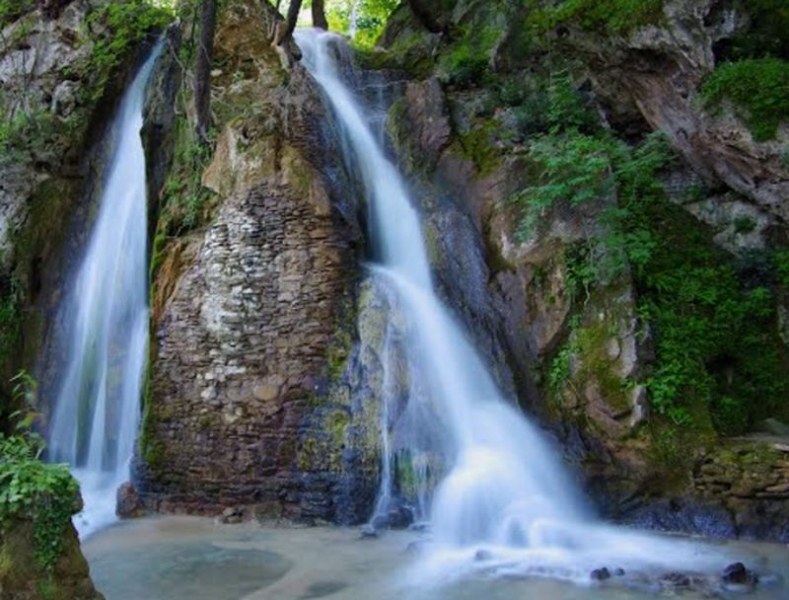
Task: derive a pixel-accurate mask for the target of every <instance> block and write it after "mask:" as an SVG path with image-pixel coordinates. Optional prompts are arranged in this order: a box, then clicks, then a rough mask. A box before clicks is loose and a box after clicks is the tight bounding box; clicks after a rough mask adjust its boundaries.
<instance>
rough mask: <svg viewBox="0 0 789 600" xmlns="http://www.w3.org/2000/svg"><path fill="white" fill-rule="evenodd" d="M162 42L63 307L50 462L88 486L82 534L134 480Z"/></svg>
mask: <svg viewBox="0 0 789 600" xmlns="http://www.w3.org/2000/svg"><path fill="white" fill-rule="evenodd" d="M161 47H162V44H161V43H160V44H159V45H157V46H156V48H155V49H154V51H153V52H152V53H151V56H150V57H149V58H148V59H147V60H146V62H145V63H144V64H143V66H142V67H141V68H140V70H139V72H138V73H137V75H136V77H135V78H134V81H133V82H132V84H131V86H130V87H129V88H128V89H127V91H126V93H125V95H124V97H123V99H122V101H121V104H120V107H119V109H118V113H117V115H116V116H115V122H114V123H113V133H114V134H115V143H114V148H113V149H112V151H111V152H110V153H109V156H110V160H109V162H108V163H107V171H106V175H105V178H104V188H103V193H102V196H101V200H100V204H99V208H98V215H97V218H96V221H95V224H94V225H93V229H92V231H91V235H90V239H89V242H88V245H87V247H86V249H85V251H84V255H83V257H82V259H81V263H80V265H79V268H78V270H77V271H76V272H75V274H74V279H73V281H71V282H70V283H69V287H68V291H67V295H66V297H65V298H64V301H63V303H62V305H61V308H60V312H59V315H58V320H59V322H60V323H62V325H63V329H62V331H63V333H62V336H63V339H60V340H56V344H57V347H58V348H61V349H62V353H63V358H62V361H63V362H62V365H61V366H60V368H59V370H58V372H59V373H60V376H59V380H58V384H57V386H56V389H57V390H58V391H57V396H56V402H55V409H54V413H53V418H52V423H51V427H50V432H49V440H48V453H49V459H50V460H52V461H56V462H67V463H69V464H70V465H71V466H72V468H73V472H74V475H75V476H76V477H77V479H78V480H79V482H80V487H81V490H82V496H83V499H84V502H85V508H84V510H83V511H82V512H81V513H80V514H79V515H78V516H77V517H76V518H75V524H76V526H77V529H78V530H79V532H80V535H81V536H82V537H85V536H86V535H89V534H90V533H92V532H94V531H96V530H97V529H99V528H101V527H103V526H105V525H107V524H108V523H111V522H112V521H113V520H114V519H115V499H116V498H115V495H116V490H117V488H118V486H119V485H120V484H121V483H123V482H124V481H127V480H128V479H129V461H130V459H131V457H132V452H133V449H134V442H135V439H136V436H137V427H138V424H139V410H140V398H141V383H142V374H143V369H144V366H145V360H146V352H147V351H146V348H147V339H148V283H147V282H148V270H147V258H146V257H147V202H146V179H145V154H144V151H143V146H142V140H141V138H140V129H141V128H142V124H143V115H142V113H143V104H144V100H145V89H146V84H147V83H148V80H149V78H150V75H151V72H152V70H153V66H154V63H155V61H156V58H157V56H158V55H159V53H160V52H161Z"/></svg>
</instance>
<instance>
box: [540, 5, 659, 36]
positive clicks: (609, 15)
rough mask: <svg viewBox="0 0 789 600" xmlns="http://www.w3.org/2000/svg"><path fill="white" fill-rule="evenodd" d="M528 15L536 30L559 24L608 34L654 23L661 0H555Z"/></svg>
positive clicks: (544, 29)
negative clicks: (567, 24)
mask: <svg viewBox="0 0 789 600" xmlns="http://www.w3.org/2000/svg"><path fill="white" fill-rule="evenodd" d="M545 4H546V6H544V7H543V8H542V9H541V10H536V11H534V13H532V15H531V16H530V18H529V21H530V24H531V26H532V27H533V28H534V29H536V30H537V31H547V30H549V29H553V28H555V27H556V26H558V25H560V24H562V23H572V24H574V25H576V26H578V27H581V28H582V29H586V30H590V31H597V32H600V33H608V34H612V33H613V34H619V35H624V34H627V33H629V32H631V31H633V30H634V29H637V28H639V27H643V26H644V25H648V24H650V23H656V22H658V21H659V20H660V19H661V18H662V15H663V0H555V1H549V2H546V3H545Z"/></svg>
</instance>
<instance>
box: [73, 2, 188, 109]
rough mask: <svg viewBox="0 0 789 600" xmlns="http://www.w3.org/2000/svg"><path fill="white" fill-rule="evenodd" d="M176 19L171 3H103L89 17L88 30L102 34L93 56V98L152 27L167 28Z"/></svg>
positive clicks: (156, 28) (100, 91) (91, 62)
mask: <svg viewBox="0 0 789 600" xmlns="http://www.w3.org/2000/svg"><path fill="white" fill-rule="evenodd" d="M172 19H173V13H172V10H171V8H170V7H169V4H168V3H164V2H163V3H157V5H154V4H152V3H151V2H150V1H149V0H122V1H121V2H109V3H103V4H101V5H100V6H99V7H98V8H97V9H95V10H93V11H92V12H91V13H90V14H89V15H88V18H87V26H88V30H89V31H90V32H91V34H92V35H95V33H93V32H96V31H98V32H99V36H98V38H97V39H96V43H95V45H94V47H93V53H92V55H91V57H90V70H89V72H91V73H92V74H93V75H94V79H93V80H92V81H91V84H92V85H91V91H90V92H89V93H90V95H91V99H92V100H94V101H95V100H97V99H98V96H100V95H101V94H102V93H103V92H104V89H105V87H106V84H107V81H108V78H109V76H110V73H112V71H113V69H114V68H115V67H117V66H118V64H120V62H121V61H122V60H123V59H124V58H125V57H126V56H127V55H128V53H129V51H130V49H131V48H132V47H133V46H134V44H136V43H137V42H139V41H140V40H141V39H143V38H144V37H145V36H146V35H147V34H149V33H150V32H151V31H156V30H160V29H162V28H164V27H165V26H166V25H167V24H168V23H169V22H170V21H172Z"/></svg>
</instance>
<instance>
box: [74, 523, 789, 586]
mask: <svg viewBox="0 0 789 600" xmlns="http://www.w3.org/2000/svg"><path fill="white" fill-rule="evenodd" d="M678 541H679V540H678ZM429 543H430V542H429V534H428V533H424V532H422V533H420V532H413V531H392V532H384V533H383V534H382V535H380V536H379V537H376V538H371V539H369V538H368V539H365V538H362V536H361V534H360V530H359V529H356V528H339V527H293V526H264V525H258V524H256V523H241V524H234V525H227V524H219V523H217V522H215V521H213V520H211V519H205V518H196V517H152V518H145V519H139V520H134V521H126V522H122V523H119V524H117V525H115V526H113V527H110V528H108V529H105V530H104V531H101V532H99V533H97V534H95V535H94V536H92V537H90V538H89V539H88V540H87V541H86V542H84V544H83V550H84V552H85V555H86V556H87V558H88V561H89V563H90V568H91V575H92V577H93V579H94V582H95V584H96V587H97V588H98V589H99V590H100V591H101V592H102V593H104V595H105V596H106V598H107V600H309V599H317V598H327V599H330V600H395V599H396V600H483V599H484V600H505V599H506V600H511V599H516V598H517V599H529V600H646V599H655V598H662V597H677V596H680V597H682V598H687V599H696V598H710V597H713V598H714V597H720V598H729V597H731V598H747V599H752V600H781V599H785V598H789V585H787V583H786V582H787V580H789V548H788V547H787V546H785V545H780V544H756V543H746V542H731V543H726V544H724V543H713V542H704V541H700V540H699V541H695V540H691V541H690V542H688V541H687V540H683V541H682V543H686V544H687V543H692V544H698V546H699V548H700V550H705V551H706V550H709V549H710V547H712V550H713V551H718V550H720V551H721V553H722V554H726V555H728V556H734V557H736V558H737V559H738V560H741V561H742V562H743V563H744V564H746V565H747V566H748V567H749V568H751V569H754V570H755V571H757V572H759V573H760V574H762V575H763V583H760V584H759V585H757V587H756V589H755V590H753V591H750V592H744V591H737V590H729V591H726V590H720V589H719V590H710V589H706V590H704V591H702V590H696V591H694V590H687V589H672V588H670V587H669V588H666V587H665V585H661V584H659V583H657V582H655V581H647V580H643V581H640V582H639V581H636V580H634V579H633V578H628V577H627V576H623V577H617V576H616V575H613V574H612V576H611V577H610V578H609V579H607V580H605V581H602V582H600V581H593V580H591V579H589V580H588V581H586V582H581V583H577V582H576V583H571V582H566V581H557V580H555V579H552V578H548V577H544V576H540V574H539V573H530V574H528V575H523V574H520V575H519V574H518V573H517V572H515V571H512V572H510V573H507V572H506V571H505V570H502V569H495V570H494V569H490V570H486V569H484V568H481V569H476V570H474V571H473V572H471V573H469V574H468V575H467V576H465V577H461V578H448V579H444V580H436V581H432V582H425V580H424V579H420V578H419V577H415V573H417V572H418V571H419V567H420V564H421V563H423V561H424V560H425V556H426V555H427V554H428V553H429V551H426V550H425V548H427V547H428V545H429ZM725 566H726V565H725V564H721V570H722V569H723V568H724V567H725Z"/></svg>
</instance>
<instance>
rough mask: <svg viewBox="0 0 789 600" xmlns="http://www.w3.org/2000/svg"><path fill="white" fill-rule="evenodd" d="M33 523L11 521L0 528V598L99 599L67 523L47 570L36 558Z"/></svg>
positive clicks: (5, 599) (0, 599) (77, 541)
mask: <svg viewBox="0 0 789 600" xmlns="http://www.w3.org/2000/svg"><path fill="white" fill-rule="evenodd" d="M34 540H35V536H34V532H33V523H32V522H29V521H19V520H17V521H12V522H11V523H10V524H8V525H7V526H6V525H4V527H3V529H2V531H0V600H103V599H104V596H103V595H101V594H100V593H99V592H97V591H96V589H95V588H94V587H93V583H92V582H91V580H90V573H89V572H88V563H87V562H86V561H85V558H84V557H83V556H82V552H81V551H80V548H79V539H78V538H77V532H76V530H75V529H74V526H73V525H71V523H69V524H68V527H67V528H66V529H65V531H64V532H63V537H62V539H61V542H60V544H61V549H62V550H61V555H60V558H59V559H58V561H57V563H55V566H54V568H53V569H52V571H51V572H47V571H45V570H44V569H43V567H41V566H40V565H39V562H38V559H37V557H36V551H35V544H34Z"/></svg>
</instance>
